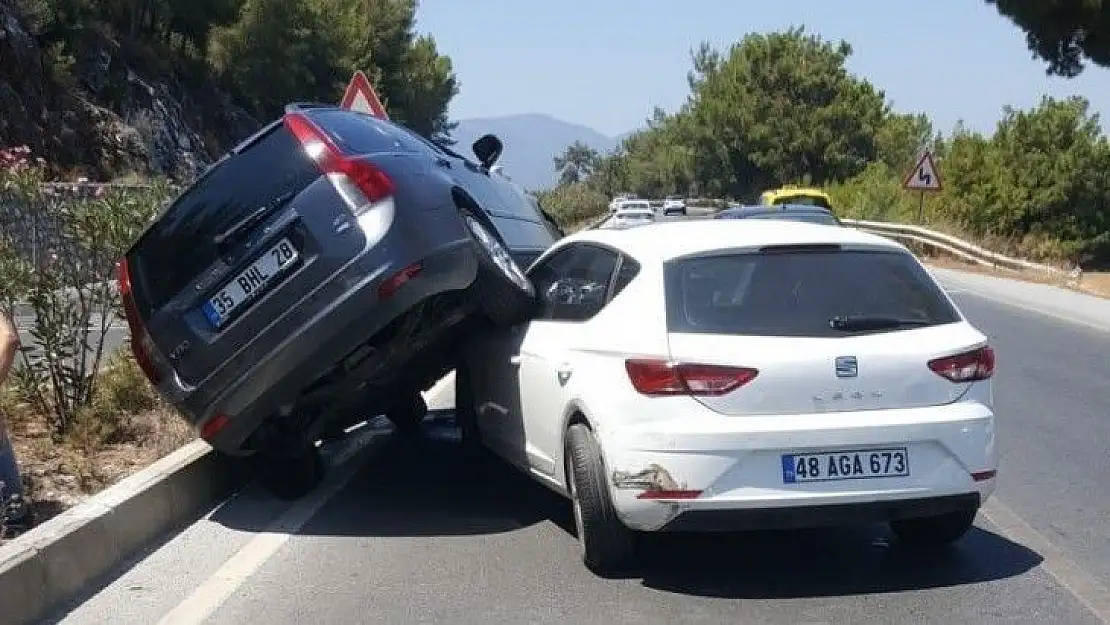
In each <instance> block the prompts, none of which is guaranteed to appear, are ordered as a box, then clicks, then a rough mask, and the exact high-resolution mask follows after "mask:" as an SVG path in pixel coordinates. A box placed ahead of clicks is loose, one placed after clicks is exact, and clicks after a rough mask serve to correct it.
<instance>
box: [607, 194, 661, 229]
mask: <svg viewBox="0 0 1110 625" xmlns="http://www.w3.org/2000/svg"><path fill="white" fill-rule="evenodd" d="M654 221H655V211H653V210H652V209H651V204H650V203H648V202H646V201H644V200H627V201H625V202H624V203H623V204H621V205H620V207H619V208H618V209H617V212H616V213H614V214H613V218H612V219H611V220H610V224H609V225H611V226H613V227H616V228H627V227H629V226H642V225H644V224H649V223H652V222H654Z"/></svg>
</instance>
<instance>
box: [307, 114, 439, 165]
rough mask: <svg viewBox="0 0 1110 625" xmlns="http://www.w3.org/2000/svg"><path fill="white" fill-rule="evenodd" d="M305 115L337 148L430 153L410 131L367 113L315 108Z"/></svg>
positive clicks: (348, 150)
mask: <svg viewBox="0 0 1110 625" xmlns="http://www.w3.org/2000/svg"><path fill="white" fill-rule="evenodd" d="M309 115H310V116H311V117H312V121H314V122H316V123H317V124H319V125H320V127H321V128H323V129H324V130H325V131H326V132H327V133H328V135H329V136H330V137H331V138H332V140H333V141H335V143H336V145H338V146H339V148H340V149H341V150H343V151H344V152H347V153H349V154H369V153H372V152H414V153H417V154H425V155H431V154H433V153H434V152H433V148H432V147H431V146H429V145H427V144H425V143H424V142H422V141H420V140H419V139H417V138H416V137H414V136H412V135H411V134H409V133H407V132H405V131H404V130H402V129H400V128H397V127H396V126H394V125H393V124H389V123H386V122H383V121H380V120H378V119H377V118H375V117H371V116H369V115H360V114H358V113H351V112H348V111H343V110H338V109H321V110H315V111H311V112H310V113H309Z"/></svg>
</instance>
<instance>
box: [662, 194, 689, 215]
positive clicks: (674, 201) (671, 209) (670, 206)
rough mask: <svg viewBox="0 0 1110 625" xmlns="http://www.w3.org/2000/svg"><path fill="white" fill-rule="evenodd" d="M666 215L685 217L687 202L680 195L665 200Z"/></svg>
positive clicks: (670, 196)
mask: <svg viewBox="0 0 1110 625" xmlns="http://www.w3.org/2000/svg"><path fill="white" fill-rule="evenodd" d="M663 214H664V215H685V214H686V200H685V198H682V197H681V196H678V195H669V196H667V197H666V198H665V199H664V200H663Z"/></svg>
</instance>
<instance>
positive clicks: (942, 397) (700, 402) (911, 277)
mask: <svg viewBox="0 0 1110 625" xmlns="http://www.w3.org/2000/svg"><path fill="white" fill-rule="evenodd" d="M529 274H530V277H531V279H532V281H533V283H534V284H535V286H536V290H537V293H539V294H540V295H541V306H540V309H539V311H538V313H537V314H536V316H535V318H534V319H533V320H532V321H530V322H527V323H525V324H523V325H520V326H517V327H516V328H514V329H511V330H506V331H498V333H496V334H493V335H488V336H482V337H478V338H475V339H474V340H473V344H472V345H471V346H469V349H468V350H467V351H466V352H465V353H466V354H467V360H466V362H465V364H464V366H463V367H460V369H459V372H458V381H457V387H456V392H457V394H458V395H457V397H458V402H457V403H458V406H459V419H460V423H461V424H462V425H463V432H464V440H465V441H470V442H476V441H480V442H481V443H482V444H484V446H486V447H488V449H490V450H493V452H494V453H496V454H497V455H499V456H501V457H502V458H504V459H506V460H507V461H509V462H510V463H512V464H513V465H515V466H516V467H518V468H519V469H520V470H521V471H523V472H525V473H527V474H528V475H530V476H532V477H533V478H535V479H536V480H538V481H539V482H541V483H542V484H544V485H545V486H547V487H549V488H551V489H553V490H555V491H557V492H559V493H561V494H563V495H565V496H567V497H568V498H570V500H571V502H572V507H573V510H574V518H575V523H576V525H577V532H578V538H579V541H580V543H581V546H582V551H583V559H584V562H585V563H586V564H587V565H588V566H589V567H590V568H592V569H594V570H597V571H603V570H606V569H611V568H616V567H620V566H621V565H624V564H627V563H629V559H630V558H631V557H632V556H633V555H634V551H633V545H634V540H633V539H634V535H635V532H637V531H677V530H683V531H686V530H707V531H711V530H737V529H747V528H763V527H771V528H783V527H792V526H811V525H826V524H844V523H854V522H857V521H858V522H861V523H863V522H874V521H884V522H889V524H890V525H891V527H892V529H893V531H894V532H895V534H896V535H897V536H898V537H899V538H900V539H901V540H902V541H903V542H906V543H910V544H924V545H941V544H945V543H949V542H952V541H955V540H957V539H959V538H960V537H961V536H962V535H963V534H964V533H965V532H967V531H968V529H969V528H970V527H971V526H972V522H973V520H974V518H975V514H976V511H977V510H978V509H979V507H980V506H981V505H983V503H984V502H985V501H986V500H987V498H988V497H989V496H990V495H991V494H992V493H993V492H994V489H995V473H996V470H997V467H998V457H997V449H996V444H995V427H994V412H993V407H992V406H993V395H992V386H991V378H992V375H993V374H994V367H995V359H994V352H993V351H992V350H991V348H990V347H989V346H988V344H987V339H986V337H985V336H984V335H983V334H982V333H981V332H980V331H978V330H977V329H976V328H975V327H973V326H972V325H971V324H970V323H969V322H968V321H967V320H966V319H965V318H964V317H963V315H962V314H961V312H960V311H959V310H958V308H957V307H956V305H955V303H954V302H953V301H952V300H951V299H950V298H949V297H948V295H947V294H946V293H945V292H944V291H943V290H942V289H941V288H940V287H939V286H938V285H937V283H936V282H935V281H934V280H933V278H932V277H931V276H930V274H929V273H927V272H926V271H925V269H924V268H923V267H922V265H921V264H920V263H919V262H918V261H917V259H916V258H914V256H913V255H912V254H911V253H910V252H909V251H908V250H907V249H906V248H905V247H903V246H902V245H900V244H898V243H895V242H893V241H891V240H889V239H885V238H882V237H878V236H874V235H870V234H867V233H864V232H861V231H859V230H856V229H853V228H829V227H827V226H821V225H812V224H806V223H784V222H778V221H763V220H706V221H677V222H665V223H659V224H657V225H655V226H652V227H650V228H631V229H628V230H587V231H584V232H580V233H578V234H575V235H572V236H569V237H567V238H564V239H562V240H561V241H559V242H557V243H556V244H555V245H554V246H553V247H552V248H550V249H549V250H547V251H546V252H545V253H544V254H543V255H542V256H541V257H540V258H539V259H538V260H537V262H536V263H534V264H533V265H532V267H531V269H530V270H529Z"/></svg>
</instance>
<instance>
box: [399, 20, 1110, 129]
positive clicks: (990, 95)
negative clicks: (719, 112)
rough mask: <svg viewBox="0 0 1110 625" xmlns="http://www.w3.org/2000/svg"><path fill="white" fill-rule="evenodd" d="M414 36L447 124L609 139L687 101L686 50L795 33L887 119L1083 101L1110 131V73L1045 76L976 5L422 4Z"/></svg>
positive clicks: (1004, 23)
mask: <svg viewBox="0 0 1110 625" xmlns="http://www.w3.org/2000/svg"><path fill="white" fill-rule="evenodd" d="M417 20H418V23H417V29H418V30H419V31H421V32H429V33H431V34H432V35H433V36H434V37H435V39H436V42H437V45H438V46H439V49H440V50H441V51H442V52H443V53H446V54H448V55H450V56H451V59H452V61H453V62H454V67H455V71H456V73H457V75H458V77H459V80H460V82H461V91H460V93H459V95H458V96H457V97H456V98H455V100H454V102H453V104H452V107H451V116H452V117H453V118H455V119H465V118H471V117H487V116H498V115H506V114H512V113H548V114H551V115H554V116H555V117H558V118H561V119H564V120H566V121H569V122H574V123H579V124H584V125H586V126H589V127H591V128H594V129H595V130H598V131H600V132H602V133H604V134H607V135H611V136H612V135H617V134H620V133H622V132H625V131H628V130H632V129H634V128H637V127H640V126H642V125H643V120H644V119H645V118H647V117H648V116H649V115H650V114H651V111H652V109H653V107H655V106H661V107H663V108H664V109H666V110H668V111H673V110H675V109H677V108H678V107H679V106H681V104H682V103H683V101H684V100H685V98H686V96H687V94H688V88H687V85H686V72H687V71H688V70H689V69H690V56H689V54H690V50H691V49H693V48H695V47H696V46H697V45H698V43H699V42H701V41H703V40H708V41H710V42H712V43H713V44H714V45H716V46H717V47H719V48H723V47H725V46H727V45H728V44H730V43H732V42H734V41H737V40H739V39H740V38H742V37H743V36H744V34H745V33H748V32H751V31H760V32H767V31H772V30H782V29H786V28H789V27H790V26H791V25H805V26H806V28H807V30H809V31H811V32H816V33H819V34H820V35H821V36H822V37H824V38H826V39H832V40H839V39H845V40H847V41H848V42H849V43H851V44H852V46H853V48H854V53H853V55H852V57H851V59H850V60H849V63H848V67H849V69H850V70H851V71H852V72H854V73H856V74H858V75H860V76H863V77H865V78H867V79H868V80H870V81H871V82H872V83H874V84H875V85H876V86H878V87H879V88H880V89H883V90H884V91H886V95H887V98H888V99H889V100H891V101H892V102H893V104H894V106H895V108H897V109H899V110H904V111H921V112H925V113H927V114H928V115H929V116H930V117H931V118H932V119H933V121H934V123H935V124H936V125H937V127H938V129H940V130H942V131H945V132H947V131H948V130H949V129H951V128H952V126H953V124H955V122H956V121H957V120H960V119H962V120H964V122H965V123H966V124H968V125H969V126H970V127H972V128H975V129H977V130H981V131H986V132H989V131H991V130H993V128H994V125H995V123H996V122H997V121H998V118H999V117H1000V115H1001V111H1002V107H1003V106H1004V105H1007V104H1009V105H1012V106H1015V107H1018V108H1030V107H1032V106H1035V105H1036V104H1037V103H1038V102H1039V101H1040V97H1041V95H1042V94H1049V95H1053V96H1056V97H1063V96H1067V95H1072V94H1081V95H1084V96H1086V97H1087V98H1088V99H1089V100H1090V101H1091V107H1092V110H1093V111H1095V112H1099V113H1101V117H1102V118H1103V121H1104V127H1105V126H1106V125H1107V124H1110V122H1107V121H1106V120H1110V70H1107V69H1101V68H1097V67H1090V66H1088V69H1087V71H1085V72H1084V73H1083V74H1082V75H1081V76H1080V77H1079V78H1076V79H1072V80H1065V79H1061V78H1049V77H1047V76H1045V74H1044V66H1043V64H1042V63H1041V62H1039V61H1034V60H1032V59H1031V58H1030V54H1029V52H1028V51H1027V49H1026V47H1025V40H1024V36H1023V34H1022V33H1021V31H1019V30H1018V29H1017V27H1015V26H1013V25H1012V24H1011V23H1010V22H1009V20H1007V19H1005V18H1003V17H1001V16H1000V15H998V13H997V12H996V11H995V9H994V8H993V7H991V6H988V5H987V4H986V3H985V2H983V1H982V0H937V1H935V2H911V1H910V0H881V1H879V0H832V1H830V0H762V1H761V0H685V1H684V2H679V1H676V0H639V1H636V0H594V1H592V2H590V1H587V0H559V1H557V2H556V1H552V0H421V2H420V8H419V12H418V14H417Z"/></svg>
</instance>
